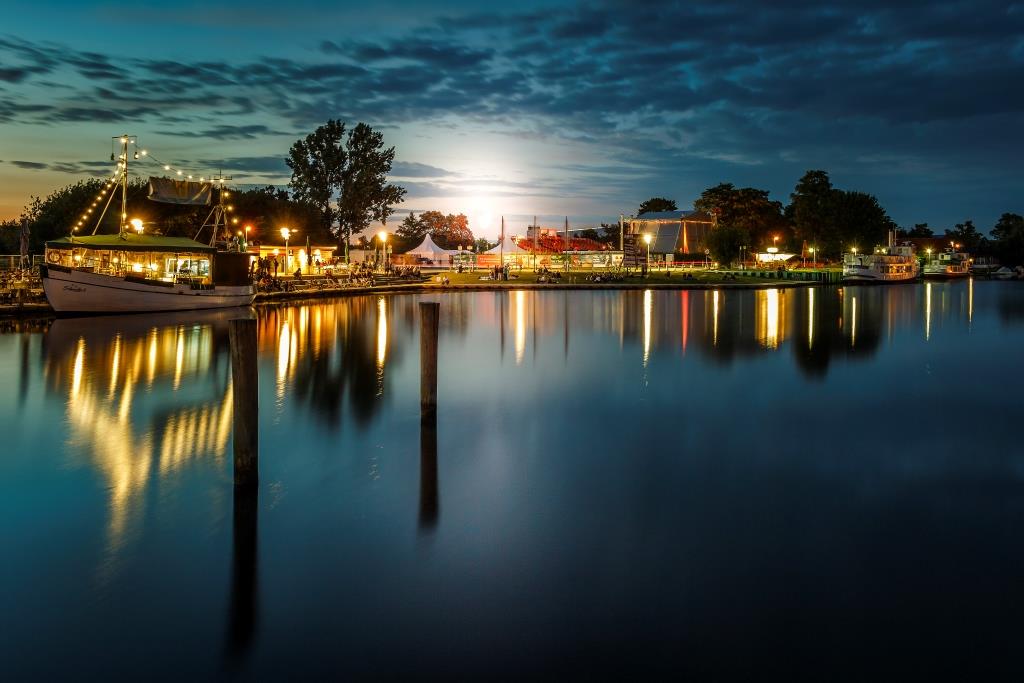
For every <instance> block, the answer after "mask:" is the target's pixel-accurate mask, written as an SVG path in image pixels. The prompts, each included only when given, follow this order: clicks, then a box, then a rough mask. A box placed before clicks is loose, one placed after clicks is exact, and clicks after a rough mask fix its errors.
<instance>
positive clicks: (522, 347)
mask: <svg viewBox="0 0 1024 683" xmlns="http://www.w3.org/2000/svg"><path fill="white" fill-rule="evenodd" d="M514 301H515V303H514V305H515V308H516V322H515V325H516V329H515V337H516V365H521V364H522V362H523V356H525V355H526V292H524V291H522V290H519V291H517V292H516V293H515V299H514Z"/></svg>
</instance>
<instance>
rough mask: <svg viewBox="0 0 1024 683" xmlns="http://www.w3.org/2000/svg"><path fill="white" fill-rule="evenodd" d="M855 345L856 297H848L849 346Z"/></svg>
mask: <svg viewBox="0 0 1024 683" xmlns="http://www.w3.org/2000/svg"><path fill="white" fill-rule="evenodd" d="M856 345H857V297H855V296H853V297H850V347H851V348H852V347H854V346H856Z"/></svg>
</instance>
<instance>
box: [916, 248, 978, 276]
mask: <svg viewBox="0 0 1024 683" xmlns="http://www.w3.org/2000/svg"><path fill="white" fill-rule="evenodd" d="M970 274H971V257H970V255H969V254H965V253H963V252H959V251H954V250H952V249H946V250H944V251H941V252H939V253H938V254H934V255H932V254H929V255H928V258H927V259H925V262H924V271H923V275H924V276H925V277H928V278H958V277H967V276H968V275H970Z"/></svg>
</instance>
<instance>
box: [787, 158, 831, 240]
mask: <svg viewBox="0 0 1024 683" xmlns="http://www.w3.org/2000/svg"><path fill="white" fill-rule="evenodd" d="M789 199H790V204H789V206H788V207H786V216H787V217H788V218H789V220H790V221H791V222H792V224H793V234H794V236H795V237H796V239H797V241H798V242H802V243H807V244H809V245H815V244H817V243H818V242H819V241H820V239H821V236H822V235H823V234H825V233H827V232H829V231H831V230H832V229H833V227H834V226H833V210H834V201H833V200H834V195H833V190H832V181H831V180H829V177H828V173H826V172H825V171H807V172H806V173H804V176H803V177H802V178H801V179H800V180H799V182H797V184H796V188H794V190H793V194H791V195H789Z"/></svg>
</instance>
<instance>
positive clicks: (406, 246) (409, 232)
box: [395, 211, 427, 253]
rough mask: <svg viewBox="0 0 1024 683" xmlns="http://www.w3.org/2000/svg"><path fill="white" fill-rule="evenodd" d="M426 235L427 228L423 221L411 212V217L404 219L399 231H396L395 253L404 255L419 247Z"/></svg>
mask: <svg viewBox="0 0 1024 683" xmlns="http://www.w3.org/2000/svg"><path fill="white" fill-rule="evenodd" d="M426 234H427V227H426V226H425V225H424V224H423V221H421V220H420V219H419V218H417V217H416V214H414V213H413V212H412V211H410V212H409V215H408V216H406V217H405V218H404V219H402V222H401V223H400V224H399V225H398V229H397V230H395V251H396V252H398V253H402V252H403V251H409V250H410V249H413V248H415V247H417V246H419V244H420V242H422V241H423V236H424V235H426Z"/></svg>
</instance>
